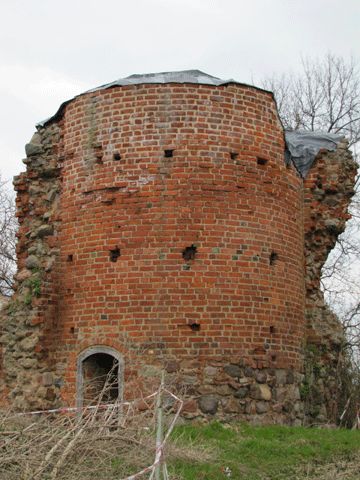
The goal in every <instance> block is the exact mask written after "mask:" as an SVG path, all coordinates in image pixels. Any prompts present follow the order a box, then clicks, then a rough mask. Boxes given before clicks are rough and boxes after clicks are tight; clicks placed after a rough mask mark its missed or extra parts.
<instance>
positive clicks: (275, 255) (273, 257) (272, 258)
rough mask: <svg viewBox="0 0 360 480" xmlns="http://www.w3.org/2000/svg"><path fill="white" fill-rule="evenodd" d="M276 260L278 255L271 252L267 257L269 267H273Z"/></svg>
mask: <svg viewBox="0 0 360 480" xmlns="http://www.w3.org/2000/svg"><path fill="white" fill-rule="evenodd" d="M278 258H279V255H278V254H277V253H276V252H271V253H270V257H269V263H270V265H275V264H276V261H277V259H278Z"/></svg>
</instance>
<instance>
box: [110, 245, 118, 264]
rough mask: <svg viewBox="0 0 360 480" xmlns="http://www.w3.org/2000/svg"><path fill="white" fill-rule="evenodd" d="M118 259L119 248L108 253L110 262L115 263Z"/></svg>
mask: <svg viewBox="0 0 360 480" xmlns="http://www.w3.org/2000/svg"><path fill="white" fill-rule="evenodd" d="M119 257H120V248H119V247H116V248H114V249H112V250H110V252H109V258H110V262H117V259H118V258H119Z"/></svg>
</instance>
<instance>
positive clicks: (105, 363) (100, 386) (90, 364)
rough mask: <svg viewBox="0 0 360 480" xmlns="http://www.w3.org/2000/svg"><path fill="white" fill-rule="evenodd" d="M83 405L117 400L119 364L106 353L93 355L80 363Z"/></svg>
mask: <svg viewBox="0 0 360 480" xmlns="http://www.w3.org/2000/svg"><path fill="white" fill-rule="evenodd" d="M82 377H83V404H84V405H94V404H96V403H98V402H100V403H112V402H115V401H116V400H117V399H118V398H119V362H118V361H117V360H116V358H114V357H113V356H112V355H109V354H107V353H94V354H93V355H89V356H88V357H87V358H85V359H84V360H83V362H82Z"/></svg>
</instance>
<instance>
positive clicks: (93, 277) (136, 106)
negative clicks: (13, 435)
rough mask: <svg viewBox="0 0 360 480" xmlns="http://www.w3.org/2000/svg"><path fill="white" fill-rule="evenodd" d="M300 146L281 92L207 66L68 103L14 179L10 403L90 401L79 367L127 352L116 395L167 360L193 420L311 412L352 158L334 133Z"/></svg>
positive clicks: (132, 80)
mask: <svg viewBox="0 0 360 480" xmlns="http://www.w3.org/2000/svg"><path fill="white" fill-rule="evenodd" d="M298 138H299V137H297V139H298ZM318 140H319V139H318ZM321 142H322V143H321ZM326 142H328V143H326ZM295 144H296V140H294V139H290V140H289V143H288V148H287V147H286V143H285V136H284V131H283V127H282V125H281V123H280V121H279V118H278V114H277V109H276V104H275V102H274V98H273V95H272V94H271V93H270V92H267V91H264V90H262V89H259V88H255V87H253V86H248V85H244V84H241V83H238V82H236V81H233V80H229V81H223V80H220V79H218V78H215V77H211V76H209V75H206V74H204V73H202V72H199V71H186V72H173V73H164V74H150V75H133V76H131V77H129V78H127V79H123V80H119V81H116V82H113V83H111V84H108V85H104V86H102V87H99V88H97V89H94V90H91V91H89V92H85V93H84V94H82V95H80V96H78V97H75V98H74V99H72V100H70V101H68V102H65V103H64V104H62V105H61V107H60V108H59V110H58V112H57V113H56V114H55V115H54V116H53V117H51V118H49V119H48V120H46V121H45V122H43V123H42V124H40V125H38V131H37V133H36V134H35V135H34V137H33V139H32V140H31V142H30V143H29V144H28V145H27V146H26V153H27V158H26V159H25V160H24V162H25V163H26V165H27V170H26V172H25V173H22V174H21V175H19V176H18V177H16V179H15V181H14V184H15V188H16V190H17V193H18V195H17V206H18V216H19V221H20V230H19V242H18V262H19V271H18V274H17V293H16V294H15V296H14V298H13V300H12V301H11V302H10V305H9V306H8V307H7V310H6V314H5V316H3V320H2V322H3V327H2V328H3V336H2V343H3V362H2V372H3V373H2V378H3V388H2V390H3V394H4V398H10V399H11V401H12V402H14V404H15V405H16V406H18V407H19V408H35V407H36V408H46V407H49V406H54V405H74V404H75V403H76V402H77V404H78V405H79V406H81V405H82V402H83V395H84V376H85V372H86V371H87V370H89V371H91V370H94V369H95V371H102V372H106V371H107V370H108V369H109V368H110V366H111V365H112V361H113V359H115V360H116V361H117V362H118V366H117V370H116V372H117V376H118V385H117V393H116V395H118V396H122V395H125V396H126V395H130V393H129V392H127V388H128V387H127V381H129V384H131V382H133V381H134V378H138V379H139V381H140V379H141V378H142V377H149V375H150V376H151V375H155V376H156V374H157V373H156V372H157V370H160V369H165V371H166V372H167V375H168V379H170V380H171V381H173V382H174V383H175V384H176V385H178V386H181V387H183V386H184V387H185V389H186V392H187V393H186V394H187V395H188V396H189V401H188V402H187V405H186V406H185V410H184V414H185V415H187V416H189V417H194V416H197V415H213V414H218V415H230V416H231V415H235V416H241V415H243V416H254V415H255V416H256V415H258V416H263V417H264V418H265V417H266V418H267V419H268V420H270V421H271V420H273V421H291V422H296V421H298V420H300V419H301V418H302V416H303V407H302V401H301V398H300V391H299V386H300V384H301V382H302V380H303V372H304V368H303V363H304V345H305V343H306V339H307V338H308V337H311V338H312V339H313V338H320V337H321V334H319V332H317V331H316V332H315V330H316V325H315V324H316V319H319V317H321V316H326V315H325V314H324V311H325V310H324V305H323V303H322V297H321V294H320V293H319V278H320V269H321V266H322V264H323V262H324V261H325V259H326V255H327V253H328V251H329V249H330V248H331V247H332V246H333V244H334V242H335V240H336V236H337V235H338V233H339V232H340V231H341V230H342V229H343V227H344V223H345V220H346V218H347V213H346V208H347V205H348V201H349V196H350V194H349V192H350V191H351V189H352V181H353V176H354V171H355V170H354V168H355V167H354V164H353V162H352V160H351V156H350V154H349V152H348V151H347V150H346V145H345V143H344V142H343V141H342V140H340V139H339V138H335V137H334V138H330V139H329V138H326V139H324V138H321V139H320V144H319V145H320V146H318V148H317V151H316V152H315V153H317V152H318V151H319V150H320V149H321V148H322V146H325V150H320V156H319V155H318V157H316V159H315V161H314V157H315V154H314V155H313V157H312V159H311V161H310V163H309V162H308V163H306V162H305V163H304V162H303V160H304V158H305V157H306V155H305V156H304V155H303V152H302V153H301V154H300V157H301V158H300V160H299V159H296V152H295V150H296V148H295V147H296V145H295ZM294 145H295V147H294ZM329 145H330V146H329ZM291 147H294V148H293V151H292V149H291ZM289 150H290V153H289ZM328 150H333V153H329V152H328ZM294 152H295V153H294ZM305 164H306V165H305ZM309 169H310V170H309ZM307 170H309V173H307ZM329 171H331V180H329V176H328V172H329ZM305 176H307V180H304V177H305ZM342 179H346V183H344V182H343V181H342ZM329 181H331V185H332V188H334V189H335V191H336V194H338V195H337V197H336V201H335V202H332V203H329V202H328V205H327V206H326V205H325V204H324V202H323V200H324V199H325V197H326V195H327V193H329V192H327V193H326V182H329ZM304 182H305V183H304ZM339 183H340V185H341V186H339ZM341 189H343V190H344V192H345V193H344V194H343V193H341V192H340V190H341ZM339 192H340V193H339ZM332 198H333V199H334V198H335V196H334V195H333V197H332ZM304 200H305V201H304ZM329 212H330V213H329ZM329 218H330V220H329ZM329 221H330V223H331V222H332V224H331V225H332V227H331V228H330V223H329ZM321 222H323V224H322V223H321ZM324 222H325V223H324ZM326 222H327V223H326ZM335 224H336V225H335ZM319 225H320V226H319ZM321 225H323V227H321ZM321 228H323V230H324V232H325V234H324V235H322V233H321V232H320V230H321ZM304 229H305V232H304ZM319 229H320V230H319ZM314 235H315V236H316V235H318V237H319V238H318V240H317V241H315V248H312V247H311V245H313V243H314V242H313V241H312V236H314ZM323 239H325V240H323ZM305 241H306V242H308V243H306V249H305ZM308 244H309V245H310V247H309V245H308ZM309 248H310V250H311V251H310V250H309ZM304 252H305V253H304ZM315 257H316V258H315ZM306 260H307V261H306ZM309 312H310V313H309ZM319 312H320V313H319ZM314 319H315V320H314ZM319 322H320V323H321V322H322V324H324V323H326V322H327V320H324V319H322V320H321V319H320V320H319ZM319 322H318V323H319ZM314 325H315V326H314ZM314 332H315V333H314ZM319 341H320V340H319ZM154 372H155V373H154Z"/></svg>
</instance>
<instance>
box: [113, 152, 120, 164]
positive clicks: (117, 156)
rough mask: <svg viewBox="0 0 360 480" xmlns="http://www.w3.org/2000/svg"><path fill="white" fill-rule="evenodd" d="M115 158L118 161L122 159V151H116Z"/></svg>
mask: <svg viewBox="0 0 360 480" xmlns="http://www.w3.org/2000/svg"><path fill="white" fill-rule="evenodd" d="M113 158H114V160H116V161H117V162H118V161H119V160H121V155H120V153H118V152H116V153H114V155H113Z"/></svg>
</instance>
